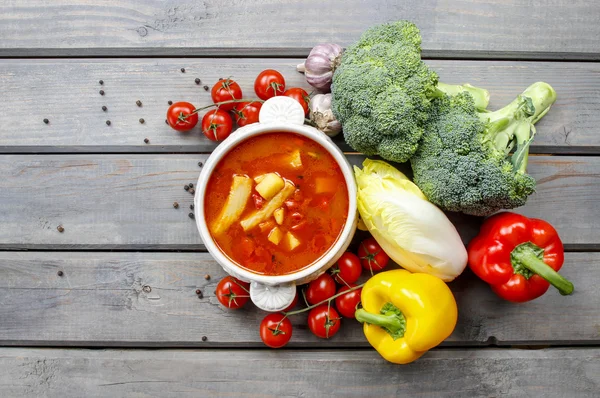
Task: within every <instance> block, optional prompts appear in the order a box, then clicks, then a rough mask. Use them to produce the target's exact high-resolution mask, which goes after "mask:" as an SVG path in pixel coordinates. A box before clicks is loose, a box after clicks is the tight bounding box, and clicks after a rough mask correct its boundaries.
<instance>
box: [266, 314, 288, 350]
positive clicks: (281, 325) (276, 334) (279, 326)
mask: <svg viewBox="0 0 600 398" xmlns="http://www.w3.org/2000/svg"><path fill="white" fill-rule="evenodd" d="M291 338H292V323H291V322H290V320H289V318H286V317H285V315H283V314H280V313H274V314H269V315H267V316H266V317H264V318H263V320H262V322H261V323H260V339H261V340H262V341H263V343H265V345H267V346H268V347H271V348H281V347H283V346H284V345H286V344H287V343H288V342H289V341H290V339H291Z"/></svg>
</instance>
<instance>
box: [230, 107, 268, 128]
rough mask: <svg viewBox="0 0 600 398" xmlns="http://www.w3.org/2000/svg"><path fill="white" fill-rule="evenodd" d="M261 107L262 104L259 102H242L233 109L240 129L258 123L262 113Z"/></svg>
mask: <svg viewBox="0 0 600 398" xmlns="http://www.w3.org/2000/svg"><path fill="white" fill-rule="evenodd" d="M261 107H262V103H260V102H257V101H253V102H240V103H239V104H236V106H235V108H234V109H233V114H234V115H235V122H236V123H237V125H238V126H240V127H243V126H245V125H247V124H252V123H256V122H258V114H259V113H260V108H261Z"/></svg>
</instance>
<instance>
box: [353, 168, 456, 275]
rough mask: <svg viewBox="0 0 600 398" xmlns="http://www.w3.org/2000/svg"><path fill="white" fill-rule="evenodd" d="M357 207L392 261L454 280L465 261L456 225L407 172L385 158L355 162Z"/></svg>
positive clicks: (368, 227)
mask: <svg viewBox="0 0 600 398" xmlns="http://www.w3.org/2000/svg"><path fill="white" fill-rule="evenodd" d="M354 174H355V176H356V182H357V185H358V198H357V199H358V200H357V204H358V210H359V212H360V216H361V218H362V220H363V222H364V223H365V225H366V227H367V229H368V230H369V232H370V233H371V235H373V237H374V238H375V240H376V241H377V243H379V245H380V246H381V248H383V250H384V251H385V253H387V254H388V255H389V256H390V258H391V259H392V260H394V261H395V262H396V263H398V264H399V265H400V266H402V267H404V268H406V269H407V270H409V271H411V272H424V273H428V274H431V275H435V276H437V277H439V278H441V279H443V280H445V281H451V280H453V279H454V278H456V277H457V276H458V275H460V274H461V272H463V270H464V269H465V267H466V265H467V251H466V249H465V246H464V245H463V243H462V241H461V239H460V236H459V235H458V232H457V231H456V228H454V225H452V223H451V222H450V220H448V218H447V217H446V215H445V214H444V213H443V212H442V211H441V210H440V209H438V208H437V207H435V205H433V204H431V203H430V202H429V201H427V199H426V198H425V196H424V195H423V193H422V192H421V191H420V190H419V188H418V187H417V186H416V185H415V184H413V183H412V182H411V181H410V180H409V179H408V178H407V177H406V176H405V175H404V174H402V173H401V172H400V171H398V170H397V169H396V168H394V167H392V166H390V165H389V164H387V163H386V162H383V161H380V160H370V159H366V160H365V161H364V163H363V169H362V170H361V169H360V168H358V167H356V166H354Z"/></svg>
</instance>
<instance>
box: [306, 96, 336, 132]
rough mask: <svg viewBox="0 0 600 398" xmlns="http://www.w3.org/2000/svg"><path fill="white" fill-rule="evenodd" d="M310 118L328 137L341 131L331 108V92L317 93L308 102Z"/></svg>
mask: <svg viewBox="0 0 600 398" xmlns="http://www.w3.org/2000/svg"><path fill="white" fill-rule="evenodd" d="M308 109H309V112H310V120H311V121H312V122H313V123H314V124H315V125H316V126H317V129H319V130H321V131H322V132H324V133H325V134H327V135H328V136H330V137H333V136H336V135H337V134H338V133H339V132H340V131H342V124H341V123H340V122H338V121H337V119H336V118H335V116H334V115H333V111H332V110H331V94H317V95H315V96H314V97H312V98H311V100H310V103H309V104H308Z"/></svg>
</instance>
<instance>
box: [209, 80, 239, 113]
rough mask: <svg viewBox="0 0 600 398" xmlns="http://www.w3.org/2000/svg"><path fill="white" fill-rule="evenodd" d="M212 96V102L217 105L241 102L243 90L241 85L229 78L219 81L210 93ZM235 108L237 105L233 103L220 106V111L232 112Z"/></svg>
mask: <svg viewBox="0 0 600 398" xmlns="http://www.w3.org/2000/svg"><path fill="white" fill-rule="evenodd" d="M210 96H211V97H212V100H213V102H214V103H215V104H216V103H217V102H223V101H231V100H239V99H241V98H242V88H241V87H240V85H239V84H237V83H236V82H234V81H233V80H231V79H229V78H227V79H223V80H219V81H218V82H216V83H215V85H214V86H213V88H212V90H211V91H210ZM235 106H236V103H235V102H231V103H228V104H222V105H219V109H223V110H224V111H230V110H232V109H233V108H234V107H235Z"/></svg>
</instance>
